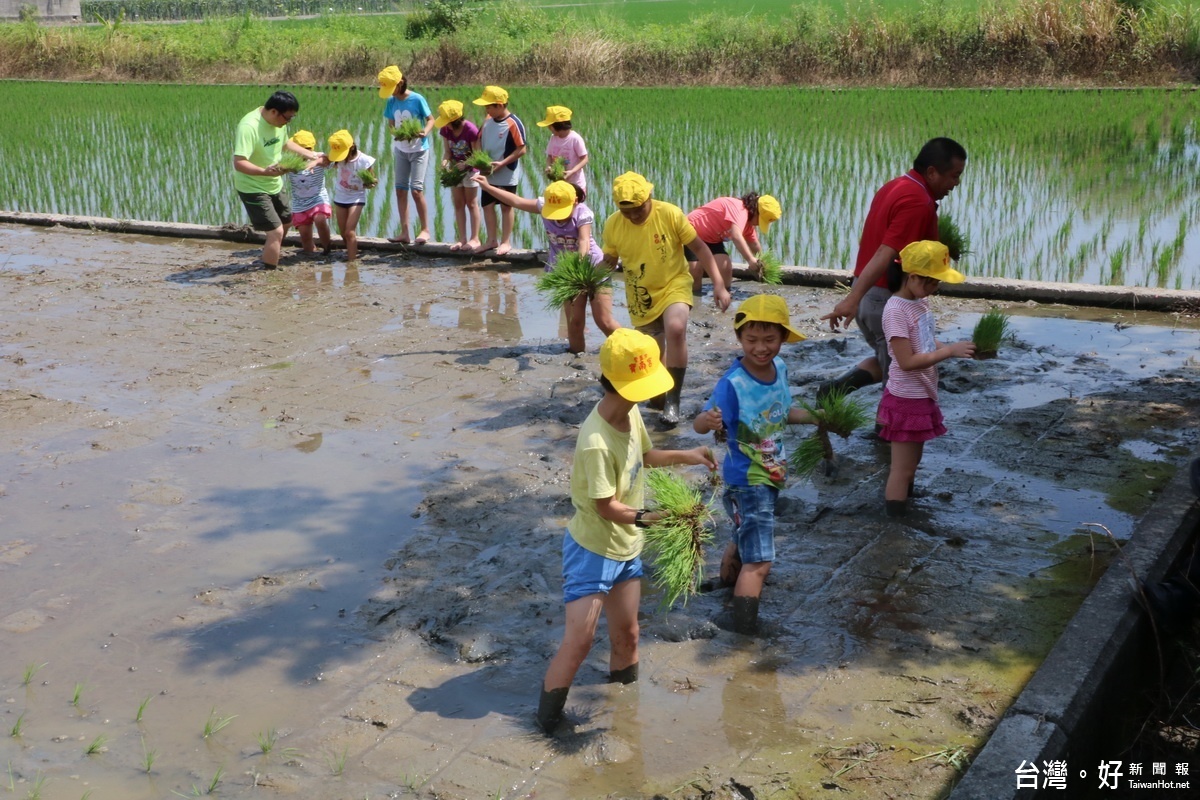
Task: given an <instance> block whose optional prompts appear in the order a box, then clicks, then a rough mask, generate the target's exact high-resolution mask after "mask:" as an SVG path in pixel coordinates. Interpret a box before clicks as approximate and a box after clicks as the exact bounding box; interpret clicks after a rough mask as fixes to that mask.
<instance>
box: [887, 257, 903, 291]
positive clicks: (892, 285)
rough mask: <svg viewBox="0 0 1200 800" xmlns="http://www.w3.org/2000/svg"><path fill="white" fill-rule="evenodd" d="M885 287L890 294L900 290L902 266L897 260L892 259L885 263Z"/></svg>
mask: <svg viewBox="0 0 1200 800" xmlns="http://www.w3.org/2000/svg"><path fill="white" fill-rule="evenodd" d="M885 277H886V278H887V289H888V291H889V292H891V293H892V294H895V293H896V292H898V291H900V287H901V286H903V285H904V268H903V267H901V266H900V262H899V261H893V262H892V263H890V264H888V265H887V273H886V275H885Z"/></svg>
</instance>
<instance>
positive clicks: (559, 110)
mask: <svg viewBox="0 0 1200 800" xmlns="http://www.w3.org/2000/svg"><path fill="white" fill-rule="evenodd" d="M570 120H571V109H569V108H567V107H566V106H546V118H545V119H544V120H542V121H541V122H539V123H538V124H537V126H538V127H539V128H549V127H550V126H551V125H553V124H554V123H556V122H569V121H570Z"/></svg>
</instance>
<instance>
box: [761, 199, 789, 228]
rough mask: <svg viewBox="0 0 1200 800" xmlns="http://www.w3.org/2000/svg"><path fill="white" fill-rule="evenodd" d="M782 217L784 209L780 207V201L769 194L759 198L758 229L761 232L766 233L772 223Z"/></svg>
mask: <svg viewBox="0 0 1200 800" xmlns="http://www.w3.org/2000/svg"><path fill="white" fill-rule="evenodd" d="M782 216H783V209H781V208H780V207H779V201H778V200H776V199H775V198H774V197H771V195H769V194H764V195H763V196H762V197H760V198H758V229H759V230H760V231H762V232H763V233H766V232H767V228H769V227H770V226H771V223H772V222H774V221H775V220H777V219H779V218H780V217H782Z"/></svg>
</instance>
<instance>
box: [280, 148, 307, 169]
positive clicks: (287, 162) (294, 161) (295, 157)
mask: <svg viewBox="0 0 1200 800" xmlns="http://www.w3.org/2000/svg"><path fill="white" fill-rule="evenodd" d="M307 166H308V159H307V158H305V157H304V156H302V155H300V154H299V153H293V152H292V151H291V150H288V151H286V152H285V153H284V154H283V155H282V156H280V158H279V168H280V169H282V170H286V171H287V172H303V171H304V169H305V167H307Z"/></svg>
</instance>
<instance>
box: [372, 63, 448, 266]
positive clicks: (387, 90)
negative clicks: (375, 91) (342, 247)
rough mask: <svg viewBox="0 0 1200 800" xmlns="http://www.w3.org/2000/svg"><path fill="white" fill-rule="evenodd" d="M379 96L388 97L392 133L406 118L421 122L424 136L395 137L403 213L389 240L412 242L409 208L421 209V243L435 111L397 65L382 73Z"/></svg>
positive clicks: (395, 163) (425, 229) (396, 181)
mask: <svg viewBox="0 0 1200 800" xmlns="http://www.w3.org/2000/svg"><path fill="white" fill-rule="evenodd" d="M378 79H379V96H380V97H382V98H387V103H386V104H385V105H384V107H383V118H384V119H385V120H386V121H387V128H388V133H389V134H391V133H392V132H394V131H395V130H396V129H397V128H399V127H400V125H401V124H403V123H404V121H405V120H408V119H415V120H417V121H418V122H419V123H421V126H422V129H421V135H420V136H418V137H417V138H415V139H396V138H395V137H392V166H393V173H392V177H393V184H394V186H395V189H396V208H397V209H398V210H399V214H400V231H399V232H398V233H397V234H396V235H395V236H391V237H389V238H388V241H389V242H398V243H400V244H408V242H409V241H410V239H409V238H408V237H409V227H408V224H409V223H408V220H409V208H408V200H409V197H410V196H411V197H412V206H413V208H414V209H416V212H417V225H418V230H417V238H416V243H417V244H425V243H426V242H428V241H429V219H428V218H429V212H428V204H427V203H426V202H425V178H426V175H427V173H428V172H429V151H430V146H429V132H430V131H431V130H433V125H434V122H433V112H432V111H430V110H429V103H428V102H426V100H425V98H424V97H423V96H421V95H420V94H417V93H416V92H414V91H413V90H411V89H409V88H408V79H407V78H406V77H404V73H402V72H401V71H400V68H399V67H397V66H395V65H394V64H393V65H391V66H387V67H384V68H383V69H382V70H381V71H380V72H379V75H378Z"/></svg>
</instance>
